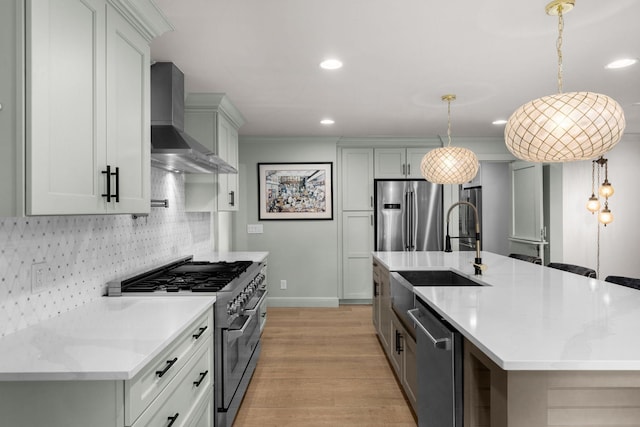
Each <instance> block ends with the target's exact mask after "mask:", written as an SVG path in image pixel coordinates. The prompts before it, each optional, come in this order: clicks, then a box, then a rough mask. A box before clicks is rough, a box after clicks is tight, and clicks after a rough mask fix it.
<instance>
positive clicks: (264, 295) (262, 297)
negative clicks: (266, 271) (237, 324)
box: [244, 292, 267, 314]
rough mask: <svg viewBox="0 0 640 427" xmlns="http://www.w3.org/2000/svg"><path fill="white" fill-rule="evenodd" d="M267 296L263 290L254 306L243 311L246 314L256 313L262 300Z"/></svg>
mask: <svg viewBox="0 0 640 427" xmlns="http://www.w3.org/2000/svg"><path fill="white" fill-rule="evenodd" d="M266 298H267V293H266V292H264V293H263V294H262V296H261V297H260V299H259V300H258V302H257V303H256V305H255V307H254V308H251V309H248V310H245V311H244V312H245V313H247V314H257V313H258V310H260V306H261V305H262V303H263V302H264V300H265V299H266Z"/></svg>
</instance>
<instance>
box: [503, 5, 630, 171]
mask: <svg viewBox="0 0 640 427" xmlns="http://www.w3.org/2000/svg"><path fill="white" fill-rule="evenodd" d="M574 3H575V0H554V1H552V2H551V3H549V4H548V5H547V7H546V11H547V14H548V15H558V40H557V43H556V49H557V52H558V93H557V94H556V95H550V96H544V97H542V98H538V99H535V100H533V101H530V102H528V103H526V104H524V105H522V106H521V107H520V108H518V109H517V110H516V111H515V112H514V113H513V114H512V115H511V117H510V118H509V120H508V122H507V124H506V126H505V130H504V137H505V142H506V144H507V148H508V149H509V151H511V153H512V154H513V155H514V156H516V157H517V158H519V159H522V160H526V161H532V162H567V161H573V160H588V159H593V158H595V157H598V156H600V155H602V154H604V153H606V152H607V151H609V150H611V149H612V148H613V147H614V146H615V145H616V144H617V143H618V141H620V138H622V133H623V131H624V127H625V118H624V112H623V110H622V107H621V106H620V105H619V104H618V103H617V102H616V101H615V100H613V99H612V98H610V97H608V96H606V95H602V94H599V93H593V92H567V93H562V30H563V28H564V20H563V13H565V12H569V11H570V10H571V9H573V6H574Z"/></svg>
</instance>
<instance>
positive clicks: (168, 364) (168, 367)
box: [156, 357, 178, 417]
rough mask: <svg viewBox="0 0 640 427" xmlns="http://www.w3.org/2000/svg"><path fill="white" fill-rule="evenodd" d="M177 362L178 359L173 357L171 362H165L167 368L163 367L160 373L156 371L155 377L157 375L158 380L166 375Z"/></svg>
mask: <svg viewBox="0 0 640 427" xmlns="http://www.w3.org/2000/svg"><path fill="white" fill-rule="evenodd" d="M177 361H178V358H177V357H174V358H173V359H172V360H167V366H165V367H164V369H163V370H162V371H156V375H157V376H158V377H159V378H162V376H163V375H164V374H166V373H167V371H168V370H169V369H171V367H172V366H173V364H174V363H176V362H177ZM176 417H177V415H176Z"/></svg>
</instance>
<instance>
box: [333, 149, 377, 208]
mask: <svg viewBox="0 0 640 427" xmlns="http://www.w3.org/2000/svg"><path fill="white" fill-rule="evenodd" d="M340 172H341V177H340V182H341V186H342V210H344V211H370V210H373V149H372V148H343V149H342V156H341V166H340Z"/></svg>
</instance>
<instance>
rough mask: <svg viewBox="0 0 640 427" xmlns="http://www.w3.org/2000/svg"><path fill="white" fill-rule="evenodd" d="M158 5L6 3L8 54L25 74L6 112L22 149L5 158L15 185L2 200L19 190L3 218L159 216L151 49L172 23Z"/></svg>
mask: <svg viewBox="0 0 640 427" xmlns="http://www.w3.org/2000/svg"><path fill="white" fill-rule="evenodd" d="M148 4H151V3H150V2H149V1H144V2H131V1H125V0H119V1H117V0H109V1H107V0H46V1H45V0H42V1H37V2H36V1H26V2H25V1H20V0H14V1H7V2H2V4H1V5H0V21H1V22H0V24H1V26H3V27H4V26H5V24H6V25H7V27H8V28H11V29H12V31H11V33H9V34H7V35H8V36H10V38H11V41H10V42H6V43H5V42H3V44H2V45H0V49H2V52H3V53H7V54H8V55H5V57H6V58H8V60H9V61H10V63H12V66H13V68H14V69H16V70H20V71H19V72H16V73H15V75H11V76H10V77H11V79H7V80H9V81H10V84H12V85H14V90H15V88H19V89H18V90H15V97H14V98H9V100H10V102H9V103H8V105H7V104H5V105H4V107H6V109H8V110H9V111H8V112H7V111H2V110H0V114H3V115H4V114H8V113H12V114H15V117H14V118H13V120H12V122H11V123H10V125H11V126H10V127H11V128H12V129H11V131H6V130H4V129H3V130H2V131H0V132H1V134H0V135H1V136H2V138H3V139H4V138H5V137H7V138H8V139H9V140H8V141H7V143H8V144H10V145H12V146H14V147H16V148H15V151H14V154H15V157H14V158H13V159H10V160H12V161H13V163H14V164H13V165H10V164H9V161H8V159H5V158H3V159H1V160H0V163H1V165H0V166H2V167H5V166H7V167H8V168H9V170H10V171H11V177H12V179H11V182H12V184H11V185H6V186H5V187H1V188H0V191H2V194H0V196H4V195H5V193H9V194H11V192H13V197H9V198H8V199H9V200H11V203H10V204H9V206H5V207H3V208H2V211H1V212H0V213H2V215H7V216H18V215H23V214H26V215H64V214H73V215H77V214H103V213H143V212H148V211H149V207H150V203H149V199H150V197H149V174H150V160H149V156H150V141H149V138H150V136H149V126H150V118H149V66H150V57H149V41H150V40H151V38H152V37H153V36H156V35H159V34H161V32H164V31H166V30H168V29H169V24H168V22H166V21H165V20H164V18H163V17H162V16H161V15H160V14H159V12H158V11H157V9H155V8H153V7H148V6H147V5H148ZM153 12H155V15H154V14H153ZM137 14H138V15H137ZM149 14H151V15H149ZM142 21H144V22H145V24H144V25H143V24H140V22H142ZM151 22H153V24H151V25H150V23H151ZM143 28H144V30H143ZM150 28H153V29H156V31H158V32H157V33H154V34H151V33H150V32H149V31H150V30H149V29H150ZM23 34H24V36H23ZM11 45H13V46H14V48H13V49H12V48H11ZM22 75H24V76H25V77H24V80H23V79H22ZM3 80H5V79H3ZM5 84H6V81H5V82H3V83H2V86H0V90H1V88H3V87H5ZM0 96H4V94H3V93H1V92H0ZM3 101H4V100H1V99H0V103H3ZM3 110H5V108H3ZM22 111H24V113H23V112H22ZM9 187H14V188H18V190H10V189H9ZM23 188H24V190H22V189H23ZM21 193H23V194H21Z"/></svg>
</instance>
